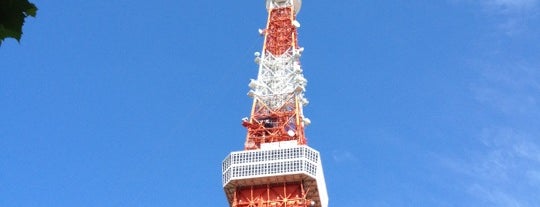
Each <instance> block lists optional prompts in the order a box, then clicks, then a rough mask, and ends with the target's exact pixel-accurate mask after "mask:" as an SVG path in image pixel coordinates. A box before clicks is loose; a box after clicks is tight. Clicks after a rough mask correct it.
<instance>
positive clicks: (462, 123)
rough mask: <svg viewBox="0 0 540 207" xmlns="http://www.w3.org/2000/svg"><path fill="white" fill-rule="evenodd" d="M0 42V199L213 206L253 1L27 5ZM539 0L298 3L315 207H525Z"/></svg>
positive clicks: (249, 69)
mask: <svg viewBox="0 0 540 207" xmlns="http://www.w3.org/2000/svg"><path fill="white" fill-rule="evenodd" d="M33 2H34V3H36V5H37V6H38V7H39V12H38V16H37V18H35V19H32V18H31V19H28V21H27V23H26V25H25V26H24V36H23V38H22V42H21V43H20V44H18V43H17V42H16V41H14V40H6V41H5V42H4V44H3V45H2V46H1V47H0V63H1V64H0V206H2V207H49V206H50V207H73V206H77V207H94V206H99V207H109V206H110V207H120V206H136V207H137V206H141V207H146V206H151V207H157V206H159V207H168V206H170V207H173V206H227V201H226V199H225V196H224V193H223V191H222V189H221V169H220V165H221V161H222V159H223V158H224V157H225V156H226V155H227V154H228V153H229V152H230V151H234V150H240V149H242V147H243V142H244V139H245V129H244V128H243V127H242V126H241V125H240V120H241V118H242V117H244V116H249V112H250V106H251V103H252V101H251V99H249V97H247V96H246V92H247V91H248V86H247V83H248V82H249V79H250V78H255V77H256V74H257V66H256V65H255V63H254V62H253V53H254V52H255V51H259V50H260V49H261V47H262V41H263V40H262V38H261V37H259V36H258V34H257V29H258V28H262V27H264V26H265V21H266V16H267V13H266V10H265V8H264V1H263V0H249V1H215V0H214V1H201V0H199V1H173V0H155V1H139V0H131V1H127V0H110V1H88V0H85V1H82V0H70V1H42V0H34V1H33ZM539 15H540V1H539V0H437V1H433V0H429V1H428V0H420V1H404V0H388V1H358V0H342V1H313V0H305V1H304V5H303V8H302V11H301V12H300V14H299V17H298V19H299V21H300V23H301V24H302V27H301V28H300V44H301V45H302V46H303V47H305V48H306V51H305V53H304V55H303V57H302V61H303V66H304V71H305V76H306V78H307V79H308V80H309V84H308V88H307V94H306V95H307V97H308V98H309V99H310V102H311V103H310V105H308V106H307V107H306V108H305V114H306V116H307V117H309V118H310V119H311V120H312V125H310V127H308V128H307V130H306V133H307V136H308V139H309V144H310V145H311V146H312V147H314V148H316V149H318V150H319V151H320V152H321V154H322V156H323V165H324V167H325V173H326V181H327V185H328V191H329V196H330V206H335V207H339V206H365V207H371V206H373V207H386V206H388V207H396V206H400V207H407V206H411V207H413V206H414V207H423V206H425V207H433V206H441V207H443V206H444V207H446V206H448V207H455V206H456V207H468V206H478V207H539V206H540V59H539V58H538V57H539V54H540V40H539V37H540V29H539V27H538V26H539V25H540V16H539Z"/></svg>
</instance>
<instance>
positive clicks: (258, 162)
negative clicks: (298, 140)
mask: <svg viewBox="0 0 540 207" xmlns="http://www.w3.org/2000/svg"><path fill="white" fill-rule="evenodd" d="M222 176H223V177H222V178H223V187H224V189H225V193H226V194H227V197H228V198H229V199H230V198H232V196H233V194H234V189H235V188H236V187H239V186H256V185H263V184H274V183H284V182H298V181H302V182H303V183H304V185H306V186H305V187H306V189H314V190H312V191H310V192H309V193H308V197H309V198H310V199H312V200H314V201H316V206H318V207H326V206H328V195H327V191H326V184H325V181H324V173H323V170H322V163H321V160H320V156H319V152H318V151H316V150H314V149H312V148H310V147H309V146H306V145H291V143H288V142H281V143H272V144H271V145H266V146H263V147H262V149H260V150H248V151H238V152H232V153H231V154H229V156H227V157H226V158H225V160H224V161H223V163H222Z"/></svg>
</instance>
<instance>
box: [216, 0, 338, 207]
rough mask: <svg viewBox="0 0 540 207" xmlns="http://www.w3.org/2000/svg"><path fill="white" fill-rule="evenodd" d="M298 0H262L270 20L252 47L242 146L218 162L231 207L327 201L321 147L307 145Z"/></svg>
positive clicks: (312, 205)
mask: <svg viewBox="0 0 540 207" xmlns="http://www.w3.org/2000/svg"><path fill="white" fill-rule="evenodd" d="M301 5H302V1H301V0H266V8H267V10H268V21H267V25H266V28H265V29H260V30H259V32H260V34H261V35H262V36H264V45H263V48H262V51H261V52H256V53H255V56H256V57H255V62H256V63H257V64H258V66H259V71H258V75H257V79H252V80H251V81H250V83H249V87H250V90H249V92H248V96H250V97H252V98H253V106H252V109H251V116H250V117H249V118H244V119H243V120H242V125H243V126H244V127H246V128H247V136H246V142H245V144H244V150H243V151H236V152H231V153H230V154H229V155H228V156H227V157H226V158H225V159H224V161H223V163H222V179H223V188H224V191H225V194H226V196H227V199H228V201H229V205H230V206H231V207H327V206H328V194H327V191H326V184H325V181H324V175H323V168H322V163H321V157H320V155H319V152H318V151H316V150H314V149H313V148H311V147H309V146H307V140H306V137H305V134H304V127H306V126H307V125H309V123H310V120H309V119H308V118H306V117H304V114H303V110H302V108H303V107H304V106H305V105H307V104H308V101H307V99H306V98H305V97H304V92H305V88H306V84H307V80H306V79H305V78H304V76H303V74H302V67H301V65H300V56H301V55H302V52H303V51H304V48H302V47H299V46H298V35H297V34H298V32H297V30H298V28H299V27H300V23H299V22H298V21H297V20H296V15H297V14H298V12H299V11H300V8H301Z"/></svg>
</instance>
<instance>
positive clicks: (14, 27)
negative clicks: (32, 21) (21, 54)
mask: <svg viewBox="0 0 540 207" xmlns="http://www.w3.org/2000/svg"><path fill="white" fill-rule="evenodd" d="M36 14H37V7H36V5H34V4H33V3H30V2H28V0H0V44H1V43H2V41H3V40H4V39H5V38H14V39H16V40H17V41H20V39H21V36H22V26H23V25H24V19H25V18H26V17H28V16H32V17H35V16H36Z"/></svg>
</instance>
